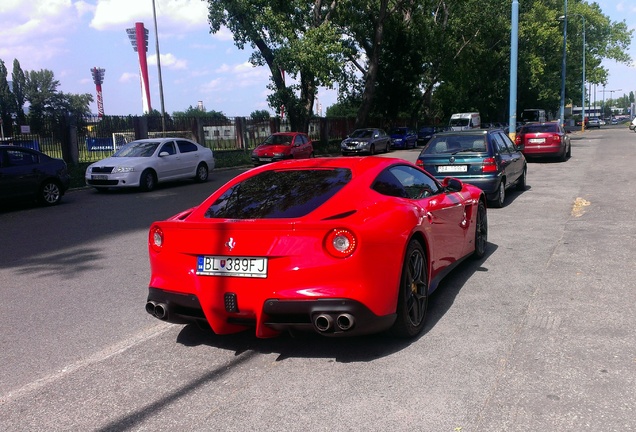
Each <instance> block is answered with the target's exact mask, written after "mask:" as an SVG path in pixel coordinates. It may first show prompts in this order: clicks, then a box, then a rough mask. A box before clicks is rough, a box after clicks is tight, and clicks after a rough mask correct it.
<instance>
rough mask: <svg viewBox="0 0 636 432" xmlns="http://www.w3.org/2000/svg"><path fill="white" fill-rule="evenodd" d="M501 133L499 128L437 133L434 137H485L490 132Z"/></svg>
mask: <svg viewBox="0 0 636 432" xmlns="http://www.w3.org/2000/svg"><path fill="white" fill-rule="evenodd" d="M496 131H502V132H503V129H501V128H493V129H469V130H463V131H445V132H438V133H436V134H435V136H436V137H444V136H466V135H487V134H489V133H492V132H496Z"/></svg>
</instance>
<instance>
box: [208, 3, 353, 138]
mask: <svg viewBox="0 0 636 432" xmlns="http://www.w3.org/2000/svg"><path fill="white" fill-rule="evenodd" d="M336 4H337V2H333V3H329V2H324V3H323V2H311V1H306V0H208V19H209V22H210V28H211V31H212V32H213V33H216V32H218V31H219V30H220V29H221V27H222V26H225V27H227V28H228V29H229V30H230V31H231V32H232V34H233V35H234V43H235V44H236V46H237V47H238V48H241V49H242V48H244V47H245V45H250V46H251V47H253V48H255V50H256V51H255V52H254V54H253V55H252V56H251V58H250V62H251V63H252V64H254V65H259V66H261V65H267V67H268V68H269V70H270V73H271V84H270V86H269V87H268V88H270V89H271V90H272V93H271V95H270V96H269V97H268V102H269V104H270V106H271V107H272V108H273V109H274V110H275V111H277V112H278V110H279V109H280V108H281V107H284V110H285V113H286V114H287V115H288V117H289V120H290V123H291V127H292V129H293V130H300V131H305V132H306V131H307V129H308V126H309V118H310V116H311V113H312V108H313V104H314V99H315V95H316V89H317V88H318V87H319V86H326V87H331V86H332V85H333V83H334V82H335V81H336V80H337V78H338V77H339V75H340V73H341V69H342V68H341V65H342V63H343V62H344V52H345V48H346V47H345V44H344V41H343V38H342V37H341V33H340V32H339V30H338V29H337V28H336V27H334V26H333V24H332V22H331V16H332V13H333V11H334V7H335V5H336ZM285 75H288V76H290V77H292V78H294V79H295V80H296V81H297V83H298V84H294V85H291V86H288V85H287V84H286V81H285Z"/></svg>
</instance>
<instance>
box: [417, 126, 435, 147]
mask: <svg viewBox="0 0 636 432" xmlns="http://www.w3.org/2000/svg"><path fill="white" fill-rule="evenodd" d="M435 132H436V130H435V127H433V126H423V127H421V128H420V129H419V130H418V131H417V145H419V146H423V145H426V144H427V143H428V141H429V140H430V139H431V137H432V136H433V135H434V134H435Z"/></svg>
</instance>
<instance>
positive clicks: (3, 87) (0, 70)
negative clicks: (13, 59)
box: [0, 59, 15, 135]
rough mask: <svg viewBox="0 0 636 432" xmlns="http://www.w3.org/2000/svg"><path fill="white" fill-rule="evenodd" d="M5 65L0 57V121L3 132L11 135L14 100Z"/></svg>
mask: <svg viewBox="0 0 636 432" xmlns="http://www.w3.org/2000/svg"><path fill="white" fill-rule="evenodd" d="M7 74H8V71H7V67H6V66H5V64H4V62H3V61H2V60H1V59H0V122H1V123H2V131H3V133H7V134H8V135H12V131H11V130H10V129H11V128H12V126H13V125H12V123H13V122H12V116H11V114H12V113H14V112H15V100H14V99H13V94H12V93H11V89H10V88H9V81H8V79H7Z"/></svg>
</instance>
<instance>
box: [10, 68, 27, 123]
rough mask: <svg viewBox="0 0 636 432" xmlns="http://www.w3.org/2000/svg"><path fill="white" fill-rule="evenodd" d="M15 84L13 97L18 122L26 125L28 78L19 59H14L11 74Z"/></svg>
mask: <svg viewBox="0 0 636 432" xmlns="http://www.w3.org/2000/svg"><path fill="white" fill-rule="evenodd" d="M11 78H12V84H13V89H12V93H13V97H14V98H15V109H16V113H15V114H16V121H17V122H18V124H24V123H25V119H26V116H25V115H24V104H25V103H26V76H25V75H24V72H23V71H22V68H21V67H20V62H19V61H18V59H13V72H12V73H11Z"/></svg>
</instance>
